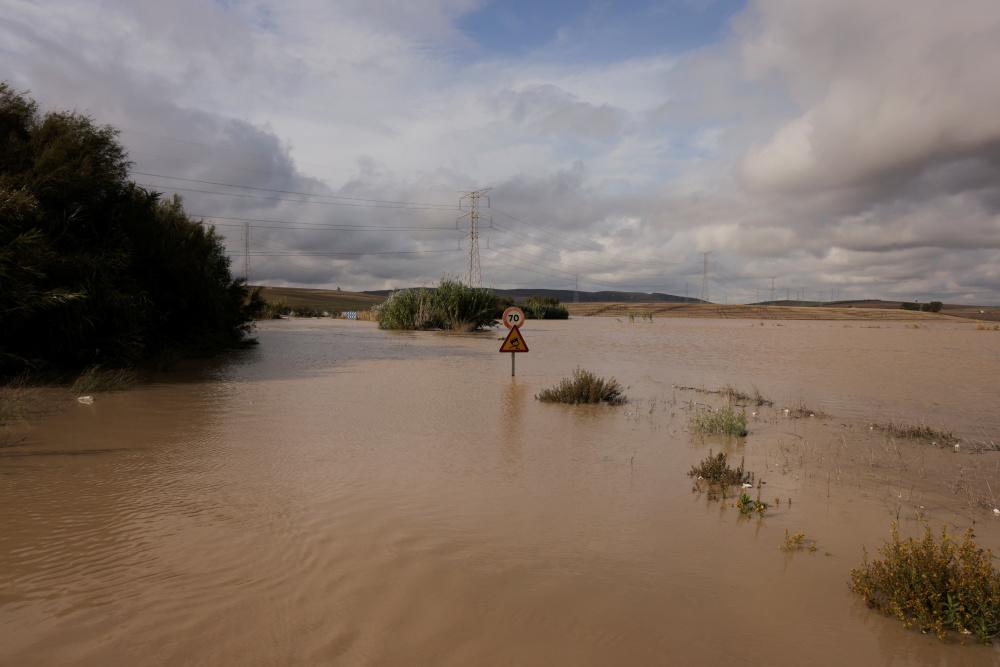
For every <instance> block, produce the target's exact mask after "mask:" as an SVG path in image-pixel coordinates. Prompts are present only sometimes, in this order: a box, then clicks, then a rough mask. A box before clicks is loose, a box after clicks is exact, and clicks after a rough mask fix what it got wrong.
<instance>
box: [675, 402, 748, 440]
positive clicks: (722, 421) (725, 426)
mask: <svg viewBox="0 0 1000 667" xmlns="http://www.w3.org/2000/svg"><path fill="white" fill-rule="evenodd" d="M689 423H690V425H691V428H692V429H694V430H695V431H699V432H701V433H725V434H726V435H736V436H740V437H742V436H745V435H746V434H747V433H748V431H747V413H746V412H745V411H743V410H740V411H739V412H738V413H737V412H735V411H734V410H733V408H732V407H731V406H728V405H727V406H725V407H723V408H719V409H718V410H716V411H715V412H709V411H706V410H699V411H698V412H696V413H695V414H693V415H691V419H690V422H689Z"/></svg>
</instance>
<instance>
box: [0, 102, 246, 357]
mask: <svg viewBox="0 0 1000 667" xmlns="http://www.w3.org/2000/svg"><path fill="white" fill-rule="evenodd" d="M117 134H118V133H117V131H116V130H115V129H114V128H112V127H110V126H103V127H98V126H96V125H95V124H94V123H93V121H92V120H91V119H90V118H88V117H86V116H83V115H79V114H76V113H55V112H53V113H48V114H45V115H44V116H43V115H42V114H40V113H39V111H38V107H37V105H36V104H35V102H34V101H33V100H31V99H29V98H27V97H26V96H24V95H21V94H18V93H16V92H14V91H13V90H12V89H11V88H10V87H9V86H8V85H7V84H5V83H0V314H2V317H3V327H0V375H12V374H16V373H19V372H21V371H22V370H25V369H36V370H37V369H46V368H48V369H52V370H75V369H80V368H84V367H86V366H89V365H93V364H106V365H111V366H117V365H122V364H128V363H131V362H134V361H138V360H140V359H144V358H147V357H151V356H155V355H157V354H160V353H161V352H162V351H163V350H164V349H166V348H172V349H177V350H183V351H184V352H186V353H196V354H210V353H212V352H214V351H217V350H220V349H225V348H228V347H234V346H238V345H241V344H243V343H245V342H246V336H247V334H249V332H250V330H251V328H252V326H253V325H252V318H253V315H254V311H255V309H257V308H259V306H260V304H261V299H260V297H259V295H258V294H257V293H256V292H252V291H251V290H249V289H248V288H247V286H246V285H245V283H244V281H243V280H241V279H240V280H234V279H233V277H232V275H231V274H230V272H229V258H228V257H227V255H226V252H225V249H224V247H223V245H222V242H221V239H220V238H219V237H218V236H217V235H216V233H215V231H214V230H212V229H211V228H206V227H205V226H203V225H202V224H201V223H200V222H198V221H195V220H192V219H191V218H189V217H188V216H187V215H186V214H185V213H184V210H183V208H182V206H181V202H180V199H179V198H176V197H175V198H174V199H173V200H170V201H161V200H160V195H159V193H156V192H152V191H149V190H146V189H144V188H141V187H139V186H137V185H136V184H135V183H133V182H131V181H129V180H128V168H129V162H128V160H127V156H126V155H125V151H124V149H123V148H122V146H121V145H120V144H119V143H118V141H117Z"/></svg>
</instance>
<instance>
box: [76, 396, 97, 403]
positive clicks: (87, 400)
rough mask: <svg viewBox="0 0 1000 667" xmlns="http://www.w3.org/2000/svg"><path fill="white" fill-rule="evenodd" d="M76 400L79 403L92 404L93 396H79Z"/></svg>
mask: <svg viewBox="0 0 1000 667" xmlns="http://www.w3.org/2000/svg"><path fill="white" fill-rule="evenodd" d="M76 400H77V401H79V402H80V403H93V402H94V397H93V396H81V397H79V398H78V399H76Z"/></svg>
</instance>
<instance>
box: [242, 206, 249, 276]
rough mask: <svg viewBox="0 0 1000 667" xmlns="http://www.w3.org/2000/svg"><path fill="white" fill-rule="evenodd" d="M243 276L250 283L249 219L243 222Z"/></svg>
mask: <svg viewBox="0 0 1000 667" xmlns="http://www.w3.org/2000/svg"><path fill="white" fill-rule="evenodd" d="M243 277H244V278H246V281H247V284H248V285H249V284H250V221H249V220H247V221H245V222H244V223H243Z"/></svg>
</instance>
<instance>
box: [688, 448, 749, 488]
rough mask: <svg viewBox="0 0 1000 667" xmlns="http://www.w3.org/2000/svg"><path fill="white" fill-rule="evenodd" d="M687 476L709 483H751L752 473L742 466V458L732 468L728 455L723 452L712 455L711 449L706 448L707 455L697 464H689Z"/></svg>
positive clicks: (727, 484) (724, 484)
mask: <svg viewBox="0 0 1000 667" xmlns="http://www.w3.org/2000/svg"><path fill="white" fill-rule="evenodd" d="M688 477H694V478H696V479H704V480H706V481H707V482H708V483H709V484H719V485H722V486H735V485H737V484H752V483H753V473H752V472H748V471H747V470H745V469H744V468H743V461H742V460H741V461H740V466H739V467H738V468H732V467H730V465H729V456H728V455H727V454H726V453H725V452H719V453H718V454H715V455H713V454H712V450H708V456H706V457H705V458H703V459H702V460H701V462H700V463H698V465H694V466H691V470H690V472H688Z"/></svg>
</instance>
